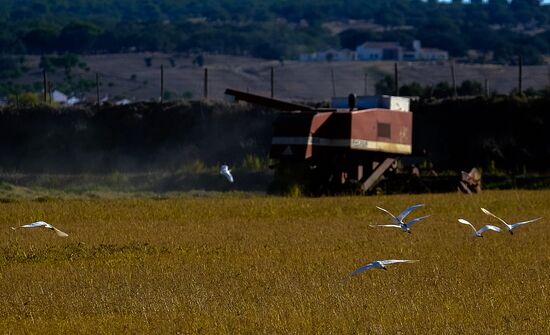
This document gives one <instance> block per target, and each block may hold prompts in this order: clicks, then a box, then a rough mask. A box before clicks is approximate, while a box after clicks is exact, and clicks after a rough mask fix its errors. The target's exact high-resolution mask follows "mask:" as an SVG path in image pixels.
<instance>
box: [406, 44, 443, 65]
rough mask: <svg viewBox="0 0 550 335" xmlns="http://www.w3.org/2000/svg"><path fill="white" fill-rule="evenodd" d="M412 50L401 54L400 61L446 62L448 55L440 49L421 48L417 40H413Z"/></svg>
mask: <svg viewBox="0 0 550 335" xmlns="http://www.w3.org/2000/svg"><path fill="white" fill-rule="evenodd" d="M412 46H413V47H412V50H407V51H405V52H404V53H403V58H402V60H404V61H430V60H432V61H438V60H448V59H449V53H448V52H447V51H444V50H440V49H433V48H422V44H421V43H420V41H419V40H414V41H413V45H412Z"/></svg>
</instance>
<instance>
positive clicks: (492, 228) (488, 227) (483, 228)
mask: <svg viewBox="0 0 550 335" xmlns="http://www.w3.org/2000/svg"><path fill="white" fill-rule="evenodd" d="M458 222H460V223H462V224H465V225H469V226H470V227H472V229H473V230H474V233H473V235H474V236H475V237H483V235H481V234H483V233H484V232H486V231H487V230H492V231H496V232H497V233H500V228H499V227H497V226H491V225H485V226H483V227H481V228H480V229H479V230H476V228H475V227H474V225H473V224H471V223H470V222H468V221H466V220H464V219H458Z"/></svg>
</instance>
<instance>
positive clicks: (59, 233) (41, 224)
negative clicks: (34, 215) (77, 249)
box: [11, 221, 69, 237]
mask: <svg viewBox="0 0 550 335" xmlns="http://www.w3.org/2000/svg"><path fill="white" fill-rule="evenodd" d="M39 227H44V228H47V229H50V230H53V231H54V232H55V233H56V234H57V236H59V237H67V236H69V235H68V234H67V233H64V232H62V231H61V230H59V229H57V228H55V227H54V226H52V225H51V224H49V223H47V222H44V221H37V222H33V223H29V224H26V225H22V226H20V227H11V229H13V230H16V229H19V228H39Z"/></svg>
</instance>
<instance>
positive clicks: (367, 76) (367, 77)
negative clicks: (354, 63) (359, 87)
mask: <svg viewBox="0 0 550 335" xmlns="http://www.w3.org/2000/svg"><path fill="white" fill-rule="evenodd" d="M368 79H369V75H368V73H367V71H366V70H365V76H364V85H365V90H364V93H365V96H367V93H368V88H367V85H368Z"/></svg>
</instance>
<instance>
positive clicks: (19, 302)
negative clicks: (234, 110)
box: [0, 191, 550, 334]
mask: <svg viewBox="0 0 550 335" xmlns="http://www.w3.org/2000/svg"><path fill="white" fill-rule="evenodd" d="M414 203H425V204H426V206H425V207H424V208H421V209H418V210H416V211H415V212H413V214H411V217H414V216H415V215H417V216H420V215H425V214H432V217H430V218H428V219H426V220H424V221H422V222H419V223H418V224H416V225H415V226H413V228H412V231H413V233H412V234H406V233H404V232H402V231H400V230H394V229H389V228H372V227H369V224H376V223H388V220H387V219H388V216H387V215H386V214H385V213H382V212H381V211H379V210H377V209H376V208H375V206H377V205H379V206H382V207H384V208H387V209H389V210H390V211H393V212H399V211H400V210H401V209H404V208H405V207H406V206H408V205H411V204H414ZM480 207H485V208H488V209H489V210H491V211H492V212H493V213H495V214H497V215H499V216H501V217H503V218H504V219H509V220H510V221H514V220H517V221H519V220H522V219H529V218H535V217H539V216H543V217H544V219H543V220H540V221H539V222H536V223H532V224H529V225H526V226H522V227H520V228H519V229H518V230H517V232H516V233H515V234H514V235H510V234H508V233H507V232H502V233H500V234H498V233H494V232H488V233H487V234H486V236H485V237H484V238H474V237H472V236H471V229H470V228H469V227H467V226H464V225H461V224H459V223H458V222H457V219H458V218H459V217H463V218H466V219H468V220H470V221H471V222H473V223H474V225H476V226H478V227H480V226H481V225H482V224H488V223H491V224H496V225H499V223H498V222H497V221H496V220H495V219H492V218H490V217H488V216H486V215H485V214H483V213H482V212H481V210H480V209H479V208H480ZM38 219H43V220H46V221H48V222H50V223H52V224H54V225H55V226H56V227H58V228H60V229H61V230H63V231H65V232H67V233H68V234H69V237H67V238H60V237H57V236H56V235H55V234H54V233H53V232H51V231H48V230H41V229H27V230H24V229H21V230H17V231H12V230H11V229H10V228H9V227H11V226H15V225H21V224H25V223H30V222H32V221H35V220H38ZM549 242H550V191H488V192H484V193H483V194H481V195H479V196H464V195H459V194H426V195H398V196H379V197H334V198H333V197H327V198H282V197H267V196H246V195H225V196H224V195H219V194H217V195H213V196H206V197H190V196H183V197H177V198H169V199H163V200H154V199H146V198H137V199H131V198H129V199H114V200H112V199H111V200H107V199H94V200H78V199H73V200H70V199H69V200H47V201H30V200H19V201H14V202H7V203H1V204H0V248H1V252H0V333H5V334H19V333H35V334H59V333H71V334H72V333H94V334H96V333H111V334H121V333H159V334H160V333H162V334H175V333H189V334H213V333H215V334H243V333H244V334H258V333H269V334H311V333H313V334H353V333H356V334H398V333H400V334H548V333H550V246H549ZM392 258H403V259H417V260H419V262H417V263H414V264H395V265H391V266H388V271H383V270H379V269H372V270H368V271H365V272H363V273H361V274H359V275H357V276H355V277H351V278H350V277H349V274H350V273H351V272H352V271H353V270H355V269H356V268H358V267H359V266H361V265H364V264H366V263H369V262H371V261H373V260H381V259H392Z"/></svg>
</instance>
